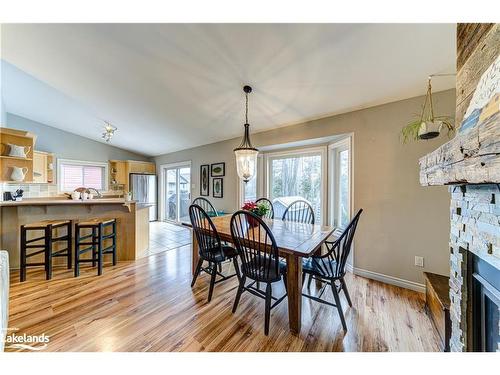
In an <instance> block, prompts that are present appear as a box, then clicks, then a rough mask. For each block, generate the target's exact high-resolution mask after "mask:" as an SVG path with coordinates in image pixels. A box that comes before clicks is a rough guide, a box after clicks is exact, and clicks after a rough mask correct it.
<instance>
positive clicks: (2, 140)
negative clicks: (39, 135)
mask: <svg viewBox="0 0 500 375" xmlns="http://www.w3.org/2000/svg"><path fill="white" fill-rule="evenodd" d="M35 141H36V136H35V135H34V134H32V133H30V132H27V131H24V130H17V129H9V128H2V127H0V181H2V182H4V181H7V182H32V181H33V153H34V150H33V148H34V146H35Z"/></svg>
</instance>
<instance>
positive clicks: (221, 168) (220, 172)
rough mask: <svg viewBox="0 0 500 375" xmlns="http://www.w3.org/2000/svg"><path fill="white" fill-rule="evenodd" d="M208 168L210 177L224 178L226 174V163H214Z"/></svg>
mask: <svg viewBox="0 0 500 375" xmlns="http://www.w3.org/2000/svg"><path fill="white" fill-rule="evenodd" d="M210 167H211V172H210V174H211V175H212V177H224V175H225V174H226V163H214V164H211V165H210Z"/></svg>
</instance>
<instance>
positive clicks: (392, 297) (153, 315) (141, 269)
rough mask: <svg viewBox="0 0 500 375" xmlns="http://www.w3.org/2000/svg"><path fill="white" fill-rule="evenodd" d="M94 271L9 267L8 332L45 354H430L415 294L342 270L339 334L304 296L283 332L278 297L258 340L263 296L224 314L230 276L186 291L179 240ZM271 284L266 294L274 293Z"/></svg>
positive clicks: (329, 315)
mask: <svg viewBox="0 0 500 375" xmlns="http://www.w3.org/2000/svg"><path fill="white" fill-rule="evenodd" d="M224 271H225V272H232V271H233V269H232V266H231V265H230V264H227V265H225V269H224ZM95 274H96V271H95V270H93V269H91V268H82V273H81V276H80V277H79V278H74V277H73V276H72V272H71V271H67V270H64V269H63V268H55V271H54V278H53V280H51V281H48V282H47V281H45V280H44V274H43V272H42V270H29V271H28V281H26V282H24V283H19V281H18V277H19V274H18V272H13V273H12V278H11V291H10V320H9V327H11V328H13V327H17V328H19V330H18V331H16V334H17V335H22V334H23V333H26V334H31V335H40V334H42V333H45V334H46V335H48V336H49V337H50V343H49V344H48V347H47V348H46V349H45V351H438V350H439V337H438V336H437V333H436V332H435V331H434V329H433V326H432V323H431V321H430V319H429V318H428V316H427V315H426V314H425V312H424V296H423V295H422V294H420V293H416V292H413V291H409V290H406V289H402V288H398V287H394V286H390V285H385V284H382V283H379V282H376V281H371V280H368V279H365V278H362V277H358V276H354V275H352V274H349V275H348V276H347V285H348V288H349V291H350V294H351V298H352V301H353V305H354V306H353V308H349V307H348V305H347V302H346V300H345V298H344V297H343V295H342V296H341V301H342V303H343V308H344V312H345V317H346V321H347V325H348V329H349V330H348V332H347V334H344V332H343V331H342V328H341V324H340V320H339V318H338V314H337V311H336V310H335V309H334V308H332V307H330V306H326V305H321V304H318V303H316V302H314V301H311V300H308V299H304V302H303V306H302V310H303V323H302V330H301V333H300V335H298V336H295V335H292V334H291V333H290V332H289V331H288V321H287V319H288V311H287V304H286V301H285V302H283V303H281V304H280V305H279V306H278V307H276V308H275V309H273V311H272V313H271V326H270V334H269V336H268V337H266V336H265V335H264V332H263V331H264V301H263V300H261V299H259V298H257V297H254V296H252V295H250V294H249V293H245V294H243V296H242V298H241V302H240V305H239V307H238V311H237V312H236V313H235V314H232V313H231V307H232V304H233V301H234V296H235V294H236V287H237V280H236V279H235V278H232V279H230V280H228V281H226V282H222V283H220V284H217V285H216V287H215V291H214V297H213V299H212V302H211V303H207V301H206V299H207V295H208V284H209V280H208V275H206V274H202V275H200V277H199V278H198V281H197V282H196V285H195V286H194V287H193V288H191V287H190V282H191V251H190V247H189V245H188V246H183V247H180V248H177V249H174V250H170V251H166V252H162V253H158V254H155V255H151V256H150V257H147V258H143V259H140V260H138V261H135V262H122V263H119V264H118V265H117V266H115V267H113V266H111V265H109V263H106V264H105V268H104V274H103V275H102V276H101V277H97V276H95ZM279 284H280V285H277V284H276V285H277V287H276V288H275V289H274V292H273V293H274V294H276V295H280V293H282V292H283V288H282V284H281V283H279ZM314 284H315V283H314V282H313V285H314ZM311 288H312V289H313V288H314V289H315V288H316V286H314V287H311ZM313 292H314V291H313ZM328 292H329V290H327V292H325V294H326V293H328ZM328 295H329V296H330V298H331V294H330V293H328ZM331 299H332V300H333V298H331Z"/></svg>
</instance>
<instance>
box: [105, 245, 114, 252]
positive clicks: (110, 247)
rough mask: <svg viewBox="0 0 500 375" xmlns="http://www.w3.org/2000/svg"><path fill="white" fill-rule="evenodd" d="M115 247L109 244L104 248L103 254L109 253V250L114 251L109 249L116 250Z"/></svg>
mask: <svg viewBox="0 0 500 375" xmlns="http://www.w3.org/2000/svg"><path fill="white" fill-rule="evenodd" d="M114 249H115V245H111V246H108V247H107V248H105V249H103V250H102V253H103V254H104V253H107V252H109V253H112V252H113V251H109V250H114Z"/></svg>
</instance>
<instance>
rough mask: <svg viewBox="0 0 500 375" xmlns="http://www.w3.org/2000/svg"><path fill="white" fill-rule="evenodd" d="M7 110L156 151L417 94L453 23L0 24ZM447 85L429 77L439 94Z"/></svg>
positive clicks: (445, 68)
mask: <svg viewBox="0 0 500 375" xmlns="http://www.w3.org/2000/svg"><path fill="white" fill-rule="evenodd" d="M1 52H2V55H1V56H2V59H3V69H2V79H3V83H2V95H3V101H4V104H5V107H6V110H7V111H8V112H11V113H14V114H18V115H21V116H24V117H27V118H30V119H32V120H35V121H40V122H43V123H46V124H47V125H51V126H54V127H57V128H60V129H63V130H66V131H70V132H73V133H76V134H79V135H82V136H85V137H88V138H92V139H96V140H100V134H101V132H102V126H103V122H102V120H107V121H110V122H111V123H112V124H113V125H115V126H117V127H118V131H117V133H116V136H115V137H114V138H113V140H112V143H113V144H114V145H116V146H118V147H122V148H125V149H128V150H131V151H135V152H139V153H142V154H145V155H150V156H153V155H159V154H163V153H168V152H173V151H177V150H181V149H186V148H190V147H194V146H198V145H202V144H208V143H212V142H216V141H220V140H224V139H229V138H233V137H238V136H240V135H241V134H242V130H243V126H242V125H243V120H244V93H243V91H242V86H243V85H244V84H250V85H251V86H253V88H254V91H253V93H252V94H251V97H250V124H251V131H252V132H255V131H259V130H265V129H271V128H276V127H279V126H284V125H289V124H293V123H298V122H301V121H304V120H307V119H313V118H319V117H324V116H328V115H331V114H336V113H343V112H348V111H352V110H355V109H360V108H365V107H369V106H373V105H377V104H382V103H386V102H390V101H395V100H399V99H404V98H408V97H413V96H417V95H421V94H424V93H425V89H426V86H425V85H426V78H427V76H428V75H429V74H432V73H443V72H454V70H455V25H454V24H15V25H14V24H9V25H2V51H1ZM452 87H454V78H453V77H451V78H443V79H439V80H435V82H434V89H435V90H436V91H439V90H443V89H448V88H452Z"/></svg>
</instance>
